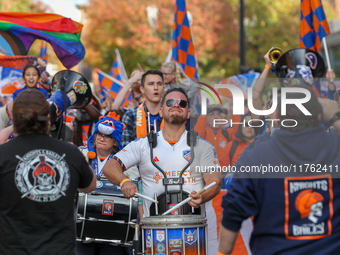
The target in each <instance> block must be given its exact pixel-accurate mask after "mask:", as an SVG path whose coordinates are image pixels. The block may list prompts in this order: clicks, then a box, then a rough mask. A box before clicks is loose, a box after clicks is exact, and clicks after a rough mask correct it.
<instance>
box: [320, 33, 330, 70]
mask: <svg viewBox="0 0 340 255" xmlns="http://www.w3.org/2000/svg"><path fill="white" fill-rule="evenodd" d="M322 43H323V47H324V49H325V56H326V61H327V66H328V70H331V69H332V67H331V62H330V61H329V54H328V48H327V42H326V37H324V38H322Z"/></svg>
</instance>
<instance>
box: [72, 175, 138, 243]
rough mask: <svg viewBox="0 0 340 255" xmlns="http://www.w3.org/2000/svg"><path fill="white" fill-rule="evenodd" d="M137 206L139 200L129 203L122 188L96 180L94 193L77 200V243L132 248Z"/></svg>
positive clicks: (130, 200)
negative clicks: (94, 243) (95, 243)
mask: <svg viewBox="0 0 340 255" xmlns="http://www.w3.org/2000/svg"><path fill="white" fill-rule="evenodd" d="M135 183H137V181H135ZM137 206H138V198H130V199H126V198H125V197H124V195H123V193H122V191H121V189H120V187H118V186H116V185H114V184H112V183H111V182H109V181H108V180H107V179H104V178H102V179H100V180H97V187H96V189H95V191H93V192H92V193H89V194H84V193H79V196H78V208H77V223H76V229H77V241H81V242H103V243H111V244H115V245H125V246H130V245H132V240H133V237H134V234H135V231H134V226H135V223H136V221H137Z"/></svg>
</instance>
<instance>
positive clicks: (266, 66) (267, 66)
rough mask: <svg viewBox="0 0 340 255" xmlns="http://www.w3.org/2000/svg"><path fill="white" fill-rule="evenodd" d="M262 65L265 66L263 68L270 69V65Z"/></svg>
mask: <svg viewBox="0 0 340 255" xmlns="http://www.w3.org/2000/svg"><path fill="white" fill-rule="evenodd" d="M264 67H265V68H268V69H269V70H270V69H272V67H271V66H269V65H265V66H264Z"/></svg>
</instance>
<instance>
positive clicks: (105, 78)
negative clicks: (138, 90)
mask: <svg viewBox="0 0 340 255" xmlns="http://www.w3.org/2000/svg"><path fill="white" fill-rule="evenodd" d="M96 71H97V73H98V78H99V83H100V86H102V88H103V90H104V89H106V90H109V91H111V95H112V98H113V99H115V98H116V96H117V94H118V92H119V91H120V90H121V88H122V85H124V84H122V83H121V84H119V81H118V82H115V81H114V80H115V79H112V78H111V77H110V75H108V74H106V73H104V72H103V71H101V70H99V69H97V70H96ZM110 78H111V79H110ZM131 94H132V93H131V92H129V93H127V94H126V96H125V99H124V101H123V103H122V107H123V108H124V107H126V106H127V105H128V103H130V102H131V101H132V95H131Z"/></svg>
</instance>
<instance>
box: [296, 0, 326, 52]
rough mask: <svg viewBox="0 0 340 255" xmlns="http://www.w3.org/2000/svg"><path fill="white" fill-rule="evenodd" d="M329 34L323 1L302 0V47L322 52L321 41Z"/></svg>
mask: <svg viewBox="0 0 340 255" xmlns="http://www.w3.org/2000/svg"><path fill="white" fill-rule="evenodd" d="M328 34H330V30H329V26H328V22H327V19H326V16H325V12H324V10H323V7H322V3H321V0H301V20H300V47H301V48H306V49H310V50H314V51H317V52H320V47H321V40H322V38H324V37H325V36H327V35H328Z"/></svg>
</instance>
